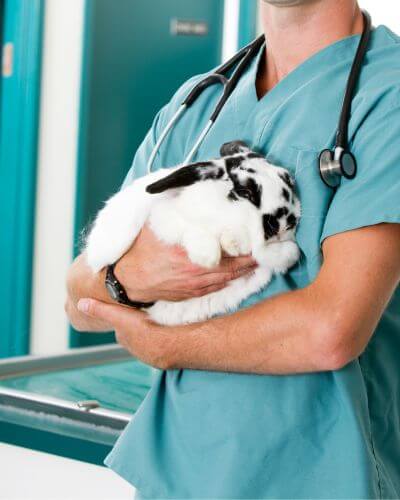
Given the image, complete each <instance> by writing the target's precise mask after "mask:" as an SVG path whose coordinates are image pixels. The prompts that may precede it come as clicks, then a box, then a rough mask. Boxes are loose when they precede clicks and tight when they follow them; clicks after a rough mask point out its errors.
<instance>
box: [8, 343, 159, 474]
mask: <svg viewBox="0 0 400 500" xmlns="http://www.w3.org/2000/svg"><path fill="white" fill-rule="evenodd" d="M152 373H153V372H152V369H151V368H150V367H148V366H146V365H144V364H142V363H140V362H139V361H137V360H135V359H134V358H132V356H131V355H130V354H129V353H128V352H127V351H126V350H124V349H123V348H122V347H120V346H119V345H117V344H109V345H103V346H100V347H89V348H79V349H73V350H71V351H68V352H67V353H65V354H61V355H54V356H21V357H15V358H8V359H4V360H0V441H3V442H6V443H10V444H15V445H19V446H24V447H26V448H32V449H36V450H41V451H46V452H48V453H53V454H56V455H60V456H64V457H69V458H75V459H78V460H82V461H87V462H91V463H97V464H102V462H103V459H104V457H105V456H106V454H107V453H108V451H109V450H110V449H111V448H112V446H113V444H114V442H115V440H116V439H117V437H118V436H119V434H120V433H121V431H122V430H123V429H124V427H125V426H126V425H127V423H128V422H129V420H130V419H131V417H132V415H133V414H134V413H135V411H136V410H137V408H138V407H139V405H140V403H141V402H142V400H143V399H144V397H145V395H146V394H147V391H148V390H149V388H150V384H151V378H152Z"/></svg>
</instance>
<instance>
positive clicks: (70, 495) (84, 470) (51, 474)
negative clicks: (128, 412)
mask: <svg viewBox="0 0 400 500" xmlns="http://www.w3.org/2000/svg"><path fill="white" fill-rule="evenodd" d="M0 470H1V481H0V499H1V500H17V499H18V500H36V499H38V500H39V499H40V500H58V499H68V500H81V499H82V500H90V499H92V498H93V499H104V500H106V499H107V500H119V499H121V500H123V499H130V500H132V498H133V495H134V489H133V488H132V486H131V485H130V484H128V483H127V482H126V481H124V480H123V479H122V478H120V477H119V476H118V475H116V474H114V473H113V472H112V471H111V470H109V469H107V468H106V467H100V466H98V465H92V464H87V463H84V462H79V461H77V460H71V459H67V458H62V457H58V456H55V455H50V454H48V453H43V452H38V451H33V450H30V449H27V448H22V447H19V446H11V445H8V444H4V443H0Z"/></svg>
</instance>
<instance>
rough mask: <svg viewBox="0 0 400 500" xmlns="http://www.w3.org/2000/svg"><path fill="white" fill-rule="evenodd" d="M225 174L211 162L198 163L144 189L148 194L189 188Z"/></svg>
mask: <svg viewBox="0 0 400 500" xmlns="http://www.w3.org/2000/svg"><path fill="white" fill-rule="evenodd" d="M225 174H226V171H225V169H224V167H222V166H220V165H217V164H215V163H213V162H200V163H192V164H191V165H186V166H185V167H182V168H179V169H178V170H175V172H172V174H170V175H167V176H166V177H163V178H162V179H160V180H159V181H156V182H153V183H152V184H149V185H148V186H147V187H146V191H147V192H148V193H150V194H156V193H162V192H163V191H166V190H167V189H176V188H182V187H186V186H191V185H192V184H194V183H195V182H199V181H205V180H208V179H221V178H222V177H223V176H224V175H225Z"/></svg>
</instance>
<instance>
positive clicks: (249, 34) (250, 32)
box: [238, 0, 258, 49]
mask: <svg viewBox="0 0 400 500" xmlns="http://www.w3.org/2000/svg"><path fill="white" fill-rule="evenodd" d="M257 8H258V0H240V12H239V40H238V48H239V49H240V48H242V47H243V46H244V45H247V44H248V43H250V42H251V41H252V40H254V38H255V37H256V30H257Z"/></svg>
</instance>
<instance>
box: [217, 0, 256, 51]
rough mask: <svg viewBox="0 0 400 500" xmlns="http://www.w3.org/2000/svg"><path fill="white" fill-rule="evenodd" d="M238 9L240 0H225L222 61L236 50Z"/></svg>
mask: <svg viewBox="0 0 400 500" xmlns="http://www.w3.org/2000/svg"><path fill="white" fill-rule="evenodd" d="M252 1H253V0H252ZM254 1H255V0H254ZM239 10H240V0H225V2H224V34H223V36H224V38H223V44H222V61H226V60H228V59H229V58H230V57H232V56H233V55H234V54H235V52H237V50H238V35H239Z"/></svg>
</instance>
